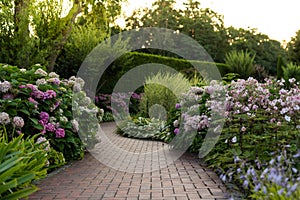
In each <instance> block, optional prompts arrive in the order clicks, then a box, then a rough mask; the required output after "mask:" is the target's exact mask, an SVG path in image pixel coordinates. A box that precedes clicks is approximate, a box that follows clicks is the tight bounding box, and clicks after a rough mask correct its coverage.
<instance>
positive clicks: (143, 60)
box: [99, 52, 228, 94]
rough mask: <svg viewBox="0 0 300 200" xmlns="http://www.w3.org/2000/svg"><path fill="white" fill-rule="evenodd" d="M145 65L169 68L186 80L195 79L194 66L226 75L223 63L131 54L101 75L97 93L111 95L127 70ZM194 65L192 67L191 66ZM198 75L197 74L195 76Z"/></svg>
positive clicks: (121, 58)
mask: <svg viewBox="0 0 300 200" xmlns="http://www.w3.org/2000/svg"><path fill="white" fill-rule="evenodd" d="M147 63H160V64H163V65H166V66H170V67H172V68H174V69H175V70H177V71H178V72H180V73H182V74H184V75H185V76H186V77H187V78H188V79H192V78H194V77H195V74H197V73H196V70H195V68H194V66H197V67H198V68H199V69H200V70H201V69H207V68H208V69H209V68H210V67H215V66H216V67H217V68H218V70H219V71H220V74H221V75H222V76H223V75H225V74H226V73H228V70H227V66H226V65H225V64H223V63H212V62H203V61H196V60H184V59H179V58H171V57H165V56H159V55H152V54H146V53H138V52H131V53H128V54H125V55H123V56H121V57H120V58H118V59H117V60H116V61H115V62H114V63H113V64H112V65H111V66H110V67H109V68H108V69H107V70H106V71H105V73H104V74H103V76H102V77H101V79H100V81H99V82H100V83H101V85H99V91H100V92H101V93H106V94H111V93H112V91H113V88H114V86H115V84H116V83H117V81H118V80H119V79H120V78H121V77H122V75H124V74H125V73H126V72H128V71H129V70H131V69H133V68H134V67H136V66H140V65H143V64H147ZM193 65H194V66H193ZM197 75H198V74H197Z"/></svg>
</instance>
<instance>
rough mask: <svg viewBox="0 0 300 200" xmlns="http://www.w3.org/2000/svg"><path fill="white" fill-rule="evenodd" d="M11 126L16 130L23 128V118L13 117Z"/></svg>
mask: <svg viewBox="0 0 300 200" xmlns="http://www.w3.org/2000/svg"><path fill="white" fill-rule="evenodd" d="M13 125H14V127H16V128H22V127H23V126H24V120H23V118H22V117H18V116H16V117H14V118H13Z"/></svg>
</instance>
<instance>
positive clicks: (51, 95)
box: [44, 90, 56, 100]
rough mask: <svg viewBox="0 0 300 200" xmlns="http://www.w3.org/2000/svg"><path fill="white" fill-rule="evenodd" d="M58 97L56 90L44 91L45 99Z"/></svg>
mask: <svg viewBox="0 0 300 200" xmlns="http://www.w3.org/2000/svg"><path fill="white" fill-rule="evenodd" d="M55 97H56V92H55V91H54V90H47V91H46V92H44V100H46V99H52V98H55Z"/></svg>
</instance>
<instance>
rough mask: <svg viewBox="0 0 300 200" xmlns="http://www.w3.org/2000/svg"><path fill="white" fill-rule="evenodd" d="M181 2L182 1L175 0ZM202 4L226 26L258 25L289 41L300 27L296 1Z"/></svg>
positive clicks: (137, 0)
mask: <svg viewBox="0 0 300 200" xmlns="http://www.w3.org/2000/svg"><path fill="white" fill-rule="evenodd" d="M178 1H179V2H182V1H184V0H178ZM153 2H154V0H128V6H125V5H124V7H123V10H124V12H125V14H126V15H130V13H131V12H132V11H133V10H134V9H135V8H139V7H151V5H152V3H153ZM200 2H201V7H209V8H211V9H212V10H214V11H215V12H217V13H218V14H221V15H223V16H224V23H225V26H227V27H228V26H234V27H236V28H248V27H250V28H257V29H258V31H259V32H262V33H264V34H267V35H268V36H269V37H270V38H271V39H275V40H278V41H280V42H283V41H284V40H285V41H287V42H288V41H290V39H291V37H293V36H295V33H296V31H297V30H299V29H300V1H299V0H284V1H283V0H274V1H269V0H247V1H243V0H200Z"/></svg>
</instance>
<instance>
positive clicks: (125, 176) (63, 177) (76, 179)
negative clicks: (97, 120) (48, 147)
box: [29, 123, 227, 200]
mask: <svg viewBox="0 0 300 200" xmlns="http://www.w3.org/2000/svg"><path fill="white" fill-rule="evenodd" d="M114 127H115V125H114V124H113V123H104V124H101V128H102V129H103V130H105V132H106V133H108V134H110V136H108V137H110V138H111V139H112V138H113V140H112V141H114V143H115V144H120V146H122V147H123V148H125V147H126V148H128V150H130V151H133V152H136V151H137V150H138V151H147V150H148V151H149V150H150V151H151V150H153V149H156V148H160V147H162V146H163V143H161V142H156V141H146V140H135V139H128V138H124V137H120V136H118V135H115V134H113V133H112V131H113V129H114ZM109 130H111V131H109ZM100 144H101V143H100ZM99 153H100V152H99ZM96 157H97V156H96ZM153 157H154V156H153ZM118 159H121V158H118ZM123 159H124V158H123ZM155 159H162V158H157V157H155ZM141 161H145V160H144V158H141V160H138V161H137V163H132V164H131V165H134V166H133V168H134V169H142V168H144V167H145V166H143V163H140V162H141ZM162 162H163V161H162ZM147 163H148V162H147ZM130 167H132V166H130ZM135 167H136V168H135ZM149 169H151V167H150V168H149ZM37 185H38V187H39V188H40V190H39V191H38V192H36V193H34V194H33V195H31V196H30V197H29V199H32V200H35V199H41V200H47V199H57V200H58V199H65V200H67V199H70V200H74V199H78V200H81V199H82V200H100V199H106V200H109V199H111V200H118V199H122V200H124V199H128V200H131V199H132V200H133V199H147V200H149V199H153V200H155V199H157V200H162V199H164V200H168V199H174V200H181V199H182V200H189V199H190V200H197V199H203V200H204V199H206V200H208V199H210V200H213V199H227V195H226V189H225V186H224V185H223V184H222V182H221V181H220V179H219V178H218V176H217V175H216V174H215V173H214V172H213V171H212V170H210V169H208V168H206V167H205V165H203V164H202V163H201V162H200V160H199V159H198V158H197V155H195V154H190V153H185V154H184V155H183V156H181V157H180V158H179V159H178V160H176V161H175V162H174V163H172V164H170V165H168V166H167V167H164V168H160V169H158V170H155V171H153V170H152V171H149V170H148V171H144V172H143V171H139V173H134V172H132V173H131V172H126V171H119V170H116V169H113V168H110V167H107V166H106V165H104V164H102V163H101V162H99V161H98V160H97V159H96V158H95V157H93V156H92V155H91V153H87V154H86V155H85V157H84V159H83V160H80V161H75V162H72V163H71V165H70V166H68V167H65V168H62V169H60V170H58V171H56V172H54V173H52V174H50V175H49V176H48V177H47V178H45V179H43V180H41V181H40V182H39V183H38V184H37Z"/></svg>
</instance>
